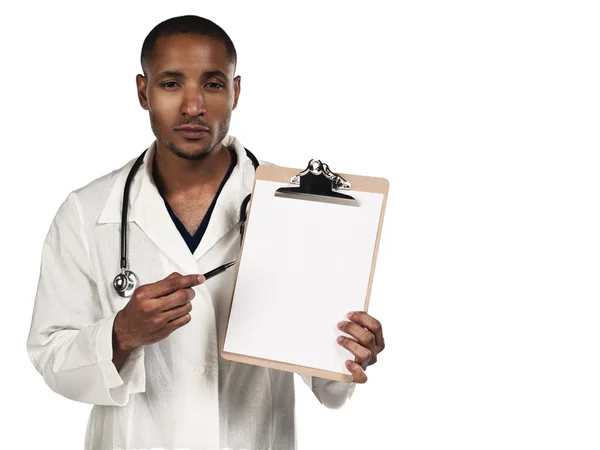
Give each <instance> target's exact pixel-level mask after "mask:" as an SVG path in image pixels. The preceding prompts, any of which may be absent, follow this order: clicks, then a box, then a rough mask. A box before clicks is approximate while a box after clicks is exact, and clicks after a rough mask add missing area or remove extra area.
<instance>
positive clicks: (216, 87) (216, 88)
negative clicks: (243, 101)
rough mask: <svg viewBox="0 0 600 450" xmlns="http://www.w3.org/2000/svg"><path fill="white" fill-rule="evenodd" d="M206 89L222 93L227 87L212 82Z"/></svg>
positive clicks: (207, 84)
mask: <svg viewBox="0 0 600 450" xmlns="http://www.w3.org/2000/svg"><path fill="white" fill-rule="evenodd" d="M206 87H207V88H209V89H210V90H212V91H220V90H221V89H223V88H224V87H225V86H223V85H222V84H221V83H217V82H216V81H211V82H210V83H206Z"/></svg>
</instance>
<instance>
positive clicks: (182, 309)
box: [160, 302, 192, 324]
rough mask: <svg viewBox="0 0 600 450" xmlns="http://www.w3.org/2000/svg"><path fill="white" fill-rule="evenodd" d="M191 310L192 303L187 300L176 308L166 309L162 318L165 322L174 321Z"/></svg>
mask: <svg viewBox="0 0 600 450" xmlns="http://www.w3.org/2000/svg"><path fill="white" fill-rule="evenodd" d="M191 310H192V303H191V302H187V303H185V304H183V305H181V306H177V307H175V308H171V309H169V310H168V311H165V312H164V313H162V314H161V316H160V318H161V320H162V321H163V323H164V324H167V323H169V322H172V321H173V320H175V319H178V318H179V317H181V316H185V315H186V314H189V313H190V311H191Z"/></svg>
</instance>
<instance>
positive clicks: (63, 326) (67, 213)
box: [27, 193, 145, 406]
mask: <svg viewBox="0 0 600 450" xmlns="http://www.w3.org/2000/svg"><path fill="white" fill-rule="evenodd" d="M82 223H83V222H82V217H81V209H80V207H79V202H78V199H77V197H76V194H75V193H71V194H70V195H69V196H68V198H67V199H66V200H65V202H64V203H63V204H62V205H61V207H60V208H59V210H58V212H57V214H56V217H55V218H54V220H53V222H52V224H51V226H50V230H49V231H48V234H47V236H46V240H45V241H44V245H43V249H42V261H41V267H40V278H39V281H38V287H37V293H36V298H35V305H34V309H33V316H32V321H31V328H30V331H29V337H28V339H27V352H28V354H29V358H30V359H31V362H32V363H33V365H34V366H35V368H36V369H37V371H38V372H39V373H40V374H41V375H42V376H43V377H44V380H45V382H46V384H48V386H50V388H51V389H52V390H54V391H55V392H57V393H59V394H61V395H63V396H65V397H67V398H70V399H73V400H77V401H80V402H84V403H90V404H96V405H112V406H123V405H125V404H126V403H127V402H128V400H129V394H132V393H136V392H143V391H144V389H145V371H144V360H143V359H144V351H143V347H139V348H138V349H136V350H134V351H133V352H132V353H131V354H130V355H129V357H128V359H127V360H126V362H125V364H124V365H123V367H122V368H121V371H120V373H119V372H118V371H117V370H116V368H115V366H114V364H113V363H112V357H113V351H112V330H113V323H114V320H115V316H116V313H115V314H113V313H107V312H106V308H104V309H103V308H102V307H101V304H100V300H99V296H98V290H97V287H96V284H95V282H94V278H93V275H92V273H91V264H90V255H89V247H88V241H87V238H86V235H85V233H84V228H83V225H82Z"/></svg>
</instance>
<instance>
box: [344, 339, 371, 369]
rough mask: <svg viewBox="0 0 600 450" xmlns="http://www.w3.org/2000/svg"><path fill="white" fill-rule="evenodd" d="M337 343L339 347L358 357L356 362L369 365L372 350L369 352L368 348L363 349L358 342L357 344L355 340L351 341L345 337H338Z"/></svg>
mask: <svg viewBox="0 0 600 450" xmlns="http://www.w3.org/2000/svg"><path fill="white" fill-rule="evenodd" d="M337 342H338V344H339V345H341V346H342V347H344V348H345V349H346V350H348V351H349V352H350V353H352V354H353V355H354V356H356V362H358V363H359V364H368V363H369V360H370V359H371V355H372V353H371V350H369V349H368V348H366V347H363V346H362V345H360V344H359V343H358V342H356V341H355V340H354V339H349V338H347V337H344V336H340V337H338V338H337Z"/></svg>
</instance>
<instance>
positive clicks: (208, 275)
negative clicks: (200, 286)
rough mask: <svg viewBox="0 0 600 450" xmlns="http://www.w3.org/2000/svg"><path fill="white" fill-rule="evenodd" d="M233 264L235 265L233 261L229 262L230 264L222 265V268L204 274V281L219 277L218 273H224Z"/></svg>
mask: <svg viewBox="0 0 600 450" xmlns="http://www.w3.org/2000/svg"><path fill="white" fill-rule="evenodd" d="M234 264H235V261H231V262H228V263H225V264H223V265H222V266H219V267H217V268H216V269H213V270H211V271H210V272H206V273H205V274H204V279H205V280H208V279H209V278H212V277H214V276H215V275H219V274H220V273H222V272H225V271H226V270H227V269H229V268H230V267H231V266H233V265H234Z"/></svg>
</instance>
